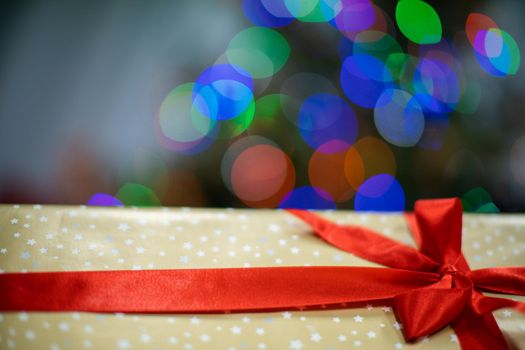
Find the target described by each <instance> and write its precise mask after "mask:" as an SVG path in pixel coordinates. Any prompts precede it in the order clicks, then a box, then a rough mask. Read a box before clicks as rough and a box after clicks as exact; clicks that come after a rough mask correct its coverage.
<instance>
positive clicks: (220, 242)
mask: <svg viewBox="0 0 525 350" xmlns="http://www.w3.org/2000/svg"><path fill="white" fill-rule="evenodd" d="M293 214H294V213H291V212H289V211H284V210H262V209H261V210H249V209H190V208H180V209H173V208H158V209H145V208H141V209H138V208H98V207H67V206H39V205H35V206H28V205H22V206H7V205H5V206H1V207H0V228H1V232H2V235H1V236H0V269H1V271H2V272H3V273H4V274H3V276H6V275H10V274H11V273H26V274H23V275H31V274H28V273H27V272H41V271H42V272H43V271H46V272H48V271H54V272H60V271H86V270H88V271H112V270H119V271H122V270H126V271H127V270H129V271H138V270H160V271H163V270H165V269H184V270H186V269H190V270H189V271H193V270H191V269H200V270H203V271H205V270H206V269H218V268H245V269H246V271H251V270H252V269H253V268H257V267H283V266H297V267H309V266H332V267H336V266H340V267H347V266H351V267H381V265H379V264H376V263H373V262H371V261H369V260H366V259H363V258H360V257H358V256H357V255H359V254H357V255H356V254H351V253H348V252H345V251H343V250H341V249H339V248H338V247H336V246H337V243H336V244H329V243H327V242H326V241H325V240H328V242H330V239H331V238H330V237H328V238H327V237H324V239H325V240H322V239H320V238H319V237H318V235H316V234H314V230H315V229H316V227H312V225H311V223H310V224H308V223H306V222H305V221H303V220H301V219H300V218H298V217H297V213H295V214H296V215H293ZM316 215H319V216H320V217H322V218H325V219H328V220H329V221H330V222H333V223H335V224H338V225H354V226H359V227H364V228H368V229H371V230H373V231H375V232H378V233H381V234H382V235H383V236H385V237H388V238H391V239H393V240H395V241H399V242H402V243H404V244H406V245H407V246H411V247H416V246H417V243H416V242H415V241H414V239H413V237H412V236H411V234H410V233H409V227H408V226H409V224H408V223H410V220H408V223H407V218H406V217H405V216H404V215H403V214H400V213H397V214H384V213H382V214H380V213H356V212H350V211H324V212H317V214H316ZM445 234H447V233H446V232H443V235H445ZM461 237H462V251H463V254H464V256H465V258H466V260H467V261H468V263H469V265H470V268H471V269H472V270H475V269H483V268H489V267H494V266H523V265H525V254H524V253H523V250H524V249H525V217H523V216H522V215H508V214H507V215H480V214H464V215H463V226H462V234H461ZM334 245H336V246H334ZM384 254H385V256H391V255H392V252H391V251H388V250H386V251H385V252H384ZM236 271H238V270H236ZM305 273H306V272H305ZM349 278H352V277H351V276H350V277H349ZM343 280H344V278H341V282H343ZM115 283H117V282H115ZM261 283H262V284H263V286H264V288H265V289H272V288H274V289H275V290H276V292H278V289H279V285H275V286H267V285H264V284H265V281H261ZM268 283H269V282H268ZM320 283H321V282H320ZM364 283H366V279H365V281H364ZM314 287H316V286H314V285H313V284H311V285H305V286H304V290H305V293H307V291H308V289H310V288H314ZM521 287H523V286H521ZM148 288H149V287H147V286H144V289H145V290H146V289H148ZM203 288H204V286H203ZM136 289H137V290H135V291H134V293H135V294H136V295H140V294H141V292H142V291H141V289H142V288H141V287H140V286H139V287H137V288H136ZM35 290H36V292H35V293H37V294H38V286H35ZM43 290H45V289H44V288H43ZM198 292H199V290H197V289H196V291H195V293H197V294H198ZM217 293H219V294H220V290H218V291H217ZM298 295H299V294H298ZM499 296H501V295H499ZM504 297H506V298H509V300H517V301H524V300H525V298H524V297H521V296H504ZM243 298H246V299H250V295H245V296H243ZM268 302H270V303H271V300H270V301H268ZM0 303H1V301H0ZM224 311H228V310H224ZM257 311H258V312H248V310H247V311H246V312H231V313H228V312H226V313H217V312H212V313H206V312H195V313H192V312H184V313H171V312H155V313H140V312H138V313H124V312H82V311H74V312H64V311H62V312H34V311H22V310H18V311H16V312H3V313H2V314H0V348H2V349H4V348H5V349H53V350H55V349H90V348H92V349H137V348H141V349H144V348H147V349H150V348H151V349H210V348H213V349H225V350H226V349H228V350H229V349H237V350H241V349H353V348H360V349H445V348H446V349H454V348H457V349H459V348H460V344H459V341H458V337H457V335H456V333H455V332H454V330H453V329H452V328H451V327H445V328H442V329H440V330H439V331H437V332H435V333H433V334H431V335H428V336H424V337H421V338H419V339H417V340H416V341H410V342H407V341H406V340H405V339H406V337H404V335H403V330H404V325H403V322H400V319H399V317H397V318H396V315H395V312H394V311H395V310H394V309H393V307H392V305H391V304H390V303H387V302H385V303H382V302H381V301H380V300H374V301H372V302H370V303H366V304H365V303H361V304H360V305H357V304H356V305H353V304H349V305H338V306H337V307H333V305H327V306H323V305H321V306H319V307H316V308H314V309H313V310H310V309H308V308H306V309H302V308H301V307H298V308H290V309H282V308H278V310H277V309H276V310H262V311H260V310H257ZM436 312H439V310H436ZM494 315H495V317H496V320H497V323H498V325H499V327H500V329H501V331H502V332H503V334H504V336H505V338H506V340H507V343H508V344H509V346H510V347H514V348H518V349H519V348H525V322H523V315H521V314H519V312H517V311H516V310H514V309H510V308H508V309H501V310H498V311H496V312H494ZM423 322H424V320H423ZM480 336H481V334H480Z"/></svg>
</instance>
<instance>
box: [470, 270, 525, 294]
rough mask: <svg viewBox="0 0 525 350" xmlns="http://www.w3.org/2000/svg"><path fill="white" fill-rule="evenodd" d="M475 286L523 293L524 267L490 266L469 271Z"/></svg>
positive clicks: (496, 290)
mask: <svg viewBox="0 0 525 350" xmlns="http://www.w3.org/2000/svg"><path fill="white" fill-rule="evenodd" d="M471 278H472V280H473V281H474V284H475V285H476V288H478V289H481V290H484V291H487V292H496V293H504V294H514V295H525V267H492V268H487V269H479V270H474V271H472V272H471Z"/></svg>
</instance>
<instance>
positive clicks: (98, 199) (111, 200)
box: [87, 193, 124, 207]
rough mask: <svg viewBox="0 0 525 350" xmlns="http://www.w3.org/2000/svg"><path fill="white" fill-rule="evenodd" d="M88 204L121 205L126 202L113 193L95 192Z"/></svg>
mask: <svg viewBox="0 0 525 350" xmlns="http://www.w3.org/2000/svg"><path fill="white" fill-rule="evenodd" d="M87 205H89V206H99V207H121V206H123V205H124V204H122V202H121V201H119V200H118V199H117V198H115V197H113V196H112V195H109V194H106V193H95V194H94V195H93V197H91V198H90V199H89V201H88V202H87Z"/></svg>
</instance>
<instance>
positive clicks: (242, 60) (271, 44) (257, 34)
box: [226, 27, 290, 79]
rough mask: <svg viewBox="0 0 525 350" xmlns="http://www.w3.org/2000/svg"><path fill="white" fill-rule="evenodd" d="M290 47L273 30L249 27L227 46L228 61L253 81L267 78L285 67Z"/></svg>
mask: <svg viewBox="0 0 525 350" xmlns="http://www.w3.org/2000/svg"><path fill="white" fill-rule="evenodd" d="M289 55H290V45H289V44H288V42H287V41H286V39H285V38H284V37H283V36H282V35H281V34H279V33H278V32H276V31H275V30H273V29H269V28H264V27H250V28H247V29H245V30H243V31H241V32H239V33H237V35H235V36H234V37H233V39H232V40H231V41H230V44H229V45H228V48H227V51H226V56H227V57H228V61H229V62H230V63H231V64H233V65H237V66H239V67H242V68H244V69H245V70H246V71H248V73H250V74H251V75H252V77H253V78H255V79H261V78H267V77H270V76H272V75H274V74H275V73H277V72H278V71H279V70H281V68H282V67H283V66H284V65H285V63H286V61H287V60H288V57H289Z"/></svg>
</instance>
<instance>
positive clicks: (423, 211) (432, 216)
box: [414, 198, 462, 265]
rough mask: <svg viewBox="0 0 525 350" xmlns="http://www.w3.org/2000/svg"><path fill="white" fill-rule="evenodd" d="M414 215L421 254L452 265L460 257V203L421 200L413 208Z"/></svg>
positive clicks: (442, 263) (454, 201) (456, 201)
mask: <svg viewBox="0 0 525 350" xmlns="http://www.w3.org/2000/svg"><path fill="white" fill-rule="evenodd" d="M414 215H415V220H416V224H417V226H418V228H419V234H420V235H421V252H422V253H423V254H425V255H427V256H428V257H430V258H432V259H433V260H434V261H437V262H438V263H440V264H441V265H447V264H455V263H456V261H457V259H458V257H459V255H460V254H461V224H462V208H461V202H460V200H459V199H457V198H455V199H435V200H421V201H418V202H416V204H415V206H414Z"/></svg>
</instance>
